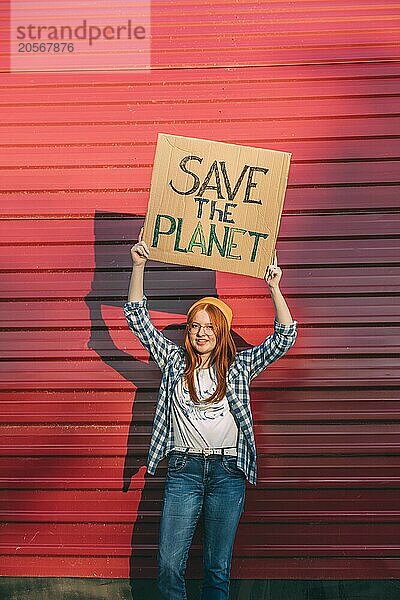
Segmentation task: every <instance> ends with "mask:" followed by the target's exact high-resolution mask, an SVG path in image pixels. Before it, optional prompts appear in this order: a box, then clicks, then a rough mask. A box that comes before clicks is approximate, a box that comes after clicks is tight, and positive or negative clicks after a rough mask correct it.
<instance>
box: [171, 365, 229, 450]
mask: <svg viewBox="0 0 400 600" xmlns="http://www.w3.org/2000/svg"><path fill="white" fill-rule="evenodd" d="M194 375H195V388H196V392H197V396H198V398H199V400H200V404H195V403H194V402H193V400H192V399H191V397H190V394H189V389H188V387H187V384H186V382H185V381H184V378H183V376H182V377H181V379H180V381H179V383H178V384H177V386H176V388H175V392H174V397H173V402H172V419H173V427H174V441H175V445H177V446H188V447H191V448H212V447H215V448H220V447H228V446H230V447H231V446H235V445H236V438H237V426H236V423H235V420H234V418H233V415H232V413H231V412H230V409H229V404H228V400H227V398H226V396H224V398H223V399H222V400H220V401H219V402H217V403H212V402H208V398H210V397H211V396H212V394H213V393H214V391H215V390H216V387H217V378H216V372H215V367H214V366H213V367H209V368H208V369H196V370H195V374H194Z"/></svg>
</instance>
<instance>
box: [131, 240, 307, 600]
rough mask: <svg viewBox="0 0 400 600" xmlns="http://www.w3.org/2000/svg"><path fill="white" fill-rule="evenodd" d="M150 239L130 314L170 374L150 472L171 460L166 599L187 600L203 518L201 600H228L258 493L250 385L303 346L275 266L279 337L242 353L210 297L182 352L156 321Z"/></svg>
mask: <svg viewBox="0 0 400 600" xmlns="http://www.w3.org/2000/svg"><path fill="white" fill-rule="evenodd" d="M142 231H143V230H142ZM142 231H141V232H140V235H139V241H138V243H137V244H135V245H134V246H133V247H132V248H131V255H132V261H133V271H132V276H131V281H130V286H129V295H128V301H127V302H126V303H125V304H124V313H125V316H126V319H127V322H128V325H129V327H130V329H131V330H132V331H133V332H134V333H135V334H136V335H137V337H138V338H139V339H140V341H141V342H142V344H143V345H144V346H145V348H147V350H148V351H149V353H150V355H151V357H152V358H153V360H154V361H155V362H156V363H157V364H158V366H159V368H160V369H161V371H162V380H161V385H160V390H159V394H158V400H157V407H156V412H155V417H154V423H153V431H152V437H151V442H150V449H149V456H148V460H147V471H148V473H150V474H154V472H155V470H156V467H157V465H158V463H159V461H160V460H161V459H162V458H164V457H165V456H167V459H168V469H167V477H166V481H165V490H164V500H163V507H162V515H161V524H160V541H159V551H158V567H159V571H158V584H159V589H160V594H161V598H163V600H186V598H187V596H186V590H185V579H184V577H185V570H186V563H187V558H188V552H189V548H190V545H191V542H192V538H193V534H194V531H195V527H196V524H197V521H198V519H199V517H200V514H201V513H202V514H203V531H204V540H203V563H204V581H203V588H202V600H227V599H228V595H229V577H230V569H231V557H232V549H233V543H234V539H235V535H236V530H237V526H238V523H239V519H240V516H241V514H242V512H243V508H244V499H245V483H246V480H248V481H249V482H250V483H252V484H254V485H255V484H256V468H257V467H256V447H255V441H254V431H253V420H252V415H251V409H250V394H249V386H250V382H251V380H252V379H253V378H254V377H256V375H258V374H259V373H261V371H263V370H264V369H265V368H266V367H267V366H268V364H270V363H271V362H273V361H275V360H277V359H278V358H280V357H281V356H282V355H283V354H285V352H287V351H288V350H289V348H290V347H291V346H292V345H293V344H294V341H295V338H296V325H297V323H296V321H293V320H292V317H291V314H290V311H289V308H288V306H287V304H286V302H285V299H284V298H283V296H282V293H281V292H280V290H279V282H280V279H281V275H282V272H281V269H280V268H279V267H278V266H277V265H276V261H275V264H273V265H270V266H269V267H268V269H267V273H266V283H267V286H268V288H269V292H270V295H271V298H272V301H273V304H274V307H275V320H274V333H273V334H272V335H270V336H268V337H267V338H266V339H265V340H264V341H263V342H262V343H261V344H260V345H259V346H254V347H252V348H249V349H248V350H244V351H242V352H236V348H235V343H234V341H233V339H232V336H231V333H230V327H231V322H232V310H231V309H230V308H229V306H228V305H227V304H225V303H224V302H222V300H219V299H218V298H211V297H206V298H202V299H201V300H198V301H197V302H195V303H194V304H193V305H192V306H191V307H190V309H189V311H188V314H187V325H186V334H185V347H183V346H178V345H176V344H174V343H173V342H171V341H170V340H169V339H167V338H166V337H165V336H164V335H163V334H162V333H161V332H160V331H159V330H158V329H157V328H156V327H154V325H153V324H152V322H151V320H150V318H149V313H148V310H147V298H146V296H145V295H144V293H143V274H144V267H145V263H146V260H147V259H148V258H149V248H148V246H147V244H146V242H144V241H143V240H142Z"/></svg>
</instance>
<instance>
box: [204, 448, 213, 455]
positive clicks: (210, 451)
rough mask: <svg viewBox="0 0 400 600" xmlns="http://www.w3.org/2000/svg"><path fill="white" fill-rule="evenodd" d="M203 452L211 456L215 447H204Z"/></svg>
mask: <svg viewBox="0 0 400 600" xmlns="http://www.w3.org/2000/svg"><path fill="white" fill-rule="evenodd" d="M203 454H204V456H210V455H211V454H213V449H212V448H203Z"/></svg>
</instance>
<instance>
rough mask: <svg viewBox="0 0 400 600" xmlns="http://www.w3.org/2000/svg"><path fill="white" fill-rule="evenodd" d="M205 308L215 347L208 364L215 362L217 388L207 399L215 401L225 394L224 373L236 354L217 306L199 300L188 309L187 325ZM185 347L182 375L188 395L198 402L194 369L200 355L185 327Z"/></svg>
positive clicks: (223, 317) (199, 360)
mask: <svg viewBox="0 0 400 600" xmlns="http://www.w3.org/2000/svg"><path fill="white" fill-rule="evenodd" d="M203 309H204V310H206V311H207V313H208V315H209V317H210V322H211V324H212V326H213V329H214V333H215V337H216V344H215V348H214V349H213V351H212V352H211V355H210V358H209V365H210V366H211V365H213V364H215V368H216V375H217V388H216V390H215V392H214V393H213V394H212V396H210V398H208V399H207V401H208V402H210V403H216V402H219V401H220V400H222V398H223V397H224V396H225V394H226V375H227V373H228V369H229V367H230V366H231V364H232V363H233V361H234V360H235V356H236V345H235V342H234V341H233V338H232V335H231V332H230V328H229V325H228V322H227V320H226V318H225V316H224V314H223V313H222V312H221V311H220V310H219V308H218V307H217V306H214V305H213V304H207V302H204V303H203V302H201V303H200V304H197V305H196V306H195V307H194V308H193V309H191V310H189V312H188V315H187V325H190V324H191V323H193V321H194V320H195V316H196V314H197V313H198V312H199V311H200V310H203ZM185 348H186V369H185V371H184V373H183V376H184V377H185V379H186V383H187V386H188V388H189V393H190V397H191V399H192V400H193V402H194V403H195V404H200V400H199V398H198V396H197V394H196V388H195V384H194V371H195V369H196V367H199V366H200V364H201V358H200V355H198V354H197V353H196V352H195V351H194V350H193V347H192V344H191V343H190V339H189V332H188V329H186V334H185Z"/></svg>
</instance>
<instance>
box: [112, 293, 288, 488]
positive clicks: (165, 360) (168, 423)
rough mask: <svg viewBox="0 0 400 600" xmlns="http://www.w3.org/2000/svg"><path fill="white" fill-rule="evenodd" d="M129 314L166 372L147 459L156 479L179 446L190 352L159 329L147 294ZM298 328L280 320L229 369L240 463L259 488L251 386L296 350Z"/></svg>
mask: <svg viewBox="0 0 400 600" xmlns="http://www.w3.org/2000/svg"><path fill="white" fill-rule="evenodd" d="M124 314H125V317H126V319H127V322H128V326H129V328H130V329H131V330H132V331H133V332H134V334H135V335H136V336H137V337H138V338H139V340H140V341H141V343H142V344H143V346H144V347H145V348H146V349H147V350H148V352H149V354H150V357H151V358H152V360H154V361H155V363H156V364H157V365H158V366H159V368H160V369H161V371H162V378H161V384H160V389H159V393H158V400H157V406H156V412H155V416H154V422H153V431H152V435H151V441H150V448H149V454H148V458H147V471H148V473H150V474H151V475H154V473H155V470H156V468H157V465H158V463H159V462H160V460H162V459H163V458H164V456H166V454H168V452H170V451H171V450H172V448H173V447H174V432H173V426H172V415H171V399H172V395H173V391H174V387H175V385H176V384H177V383H178V380H179V378H180V377H181V375H182V373H183V371H184V370H185V367H186V360H185V353H186V350H185V348H184V347H183V346H178V345H177V344H174V342H172V341H171V340H169V339H168V338H166V337H165V335H164V334H163V333H161V331H159V330H158V329H157V328H156V327H155V326H154V325H153V323H152V322H151V320H150V316H149V312H148V308H147V297H146V296H143V299H142V300H140V301H137V302H126V303H125V304H124ZM296 329H297V322H296V321H294V322H293V323H292V324H291V325H283V324H282V323H279V322H278V321H277V320H276V319H275V320H274V333H273V334H272V335H270V336H268V337H267V338H266V339H265V340H264V341H263V342H262V343H261V344H260V345H259V346H253V347H252V348H249V349H247V350H242V351H241V352H238V353H237V354H236V357H235V360H234V362H233V363H232V365H231V366H230V368H229V370H228V374H227V390H226V397H227V399H228V402H229V407H230V410H231V412H232V414H233V416H234V418H235V421H236V424H237V426H238V440H237V458H236V464H237V467H238V468H239V469H240V470H242V471H243V472H244V473H245V475H246V479H247V480H248V481H249V482H250V483H252V484H253V485H255V484H256V481H257V462H256V445H255V440H254V430H253V418H252V414H251V408H250V382H251V380H252V379H254V377H256V376H257V375H258V374H259V373H261V371H263V370H264V369H265V368H266V367H267V366H268V365H269V364H270V363H272V362H274V361H275V360H277V359H278V358H280V357H281V356H283V355H284V354H285V352H287V351H288V350H289V348H291V347H292V346H293V344H294V341H295V339H296Z"/></svg>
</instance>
